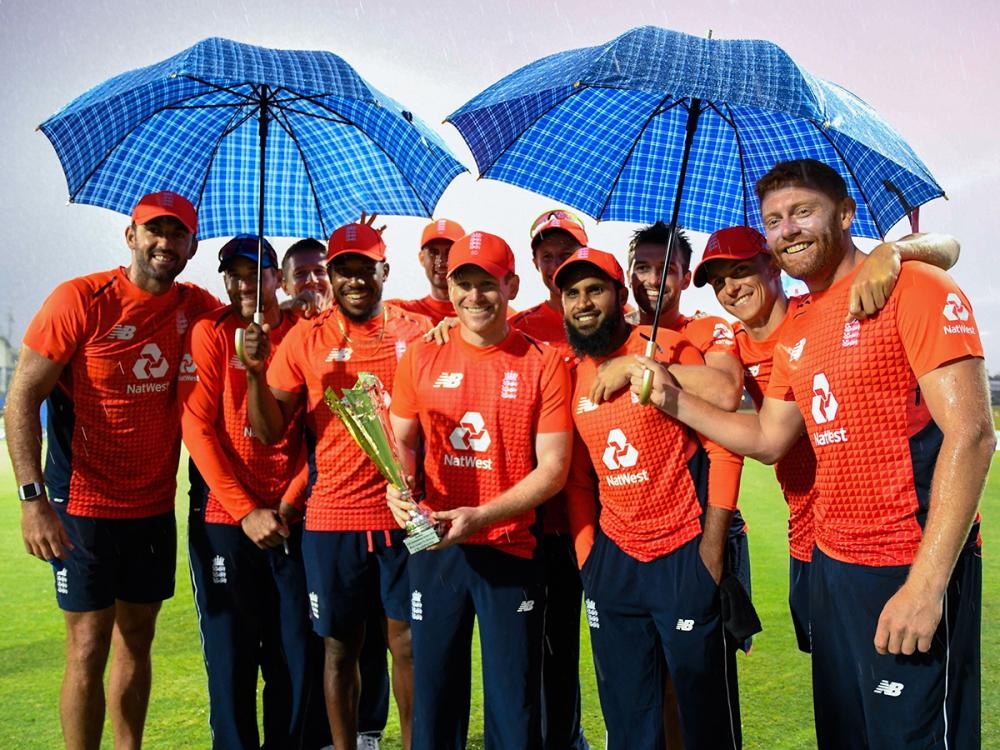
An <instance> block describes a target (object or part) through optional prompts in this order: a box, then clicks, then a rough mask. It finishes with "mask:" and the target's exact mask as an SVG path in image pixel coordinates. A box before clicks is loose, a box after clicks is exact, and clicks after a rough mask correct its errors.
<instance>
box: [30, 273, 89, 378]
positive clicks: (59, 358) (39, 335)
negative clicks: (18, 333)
mask: <svg viewBox="0 0 1000 750" xmlns="http://www.w3.org/2000/svg"><path fill="white" fill-rule="evenodd" d="M85 298H86V293H85V290H84V289H83V288H81V287H80V286H79V285H78V284H76V283H74V282H72V281H67V282H65V283H63V284H60V285H59V286H57V287H56V288H55V290H53V292H52V294H50V295H49V297H48V299H46V300H45V302H44V303H43V304H42V308H41V310H39V311H38V312H37V313H36V314H35V317H34V318H32V320H31V322H30V323H29V324H28V329H27V330H26V331H25V333H24V345H25V346H27V347H28V348H29V349H32V350H33V351H36V352H38V353H39V354H41V355H42V356H43V357H45V358H46V359H51V360H53V361H54V362H58V363H60V364H63V365H65V364H68V363H69V361H70V359H72V357H73V354H74V353H75V352H76V347H77V346H78V345H79V344H80V343H81V342H82V341H83V338H84V328H85V325H86V321H87V309H86V301H85Z"/></svg>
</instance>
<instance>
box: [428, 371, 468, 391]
mask: <svg viewBox="0 0 1000 750" xmlns="http://www.w3.org/2000/svg"><path fill="white" fill-rule="evenodd" d="M464 375H465V374H464V373H461V372H442V373H441V374H440V375H438V376H437V380H435V381H434V385H433V386H431V387H432V388H458V386H460V385H462V378H463V377H464Z"/></svg>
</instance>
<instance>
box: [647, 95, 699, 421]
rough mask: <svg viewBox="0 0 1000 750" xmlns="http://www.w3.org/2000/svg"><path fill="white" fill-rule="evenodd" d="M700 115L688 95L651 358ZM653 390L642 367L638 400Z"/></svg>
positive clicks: (649, 373)
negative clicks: (688, 100)
mask: <svg viewBox="0 0 1000 750" xmlns="http://www.w3.org/2000/svg"><path fill="white" fill-rule="evenodd" d="M700 116H701V99H692V100H691V104H690V105H689V106H688V117H687V124H686V126H685V131H684V151H683V152H682V154H681V170H680V174H679V175H678V177H677V190H676V191H675V192H674V208H673V211H672V212H671V215H670V232H669V234H668V235H667V248H666V250H664V252H663V271H661V272H660V291H659V293H658V294H657V295H656V306H655V307H654V308H653V325H652V328H651V329H650V332H649V341H648V343H647V344H646V356H647V357H649V358H650V359H653V358H654V357H655V355H656V348H657V347H656V331H657V329H658V328H659V327H660V311H661V310H662V307H663V293H664V291H666V288H667V274H669V273H670V259H671V258H670V256H671V255H672V254H673V249H674V235H675V233H676V232H677V219H678V217H679V216H680V213H681V197H682V196H683V194H684V180H685V178H686V176H687V165H688V158H689V157H690V156H691V144H692V143H693V142H694V134H695V131H696V130H697V129H698V118H699V117H700ZM652 391H653V371H652V370H649V369H646V370H644V371H643V373H642V386H641V387H640V389H639V403H640V404H643V405H646V404H648V403H649V397H650V395H651V394H652Z"/></svg>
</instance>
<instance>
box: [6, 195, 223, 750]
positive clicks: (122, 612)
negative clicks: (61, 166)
mask: <svg viewBox="0 0 1000 750" xmlns="http://www.w3.org/2000/svg"><path fill="white" fill-rule="evenodd" d="M196 231H197V217H196V215H195V210H194V207H193V206H192V205H191V203H189V202H188V201H187V200H186V199H185V198H183V197H182V196H180V195H177V194H176V193H172V192H169V191H163V192H159V193H151V194H149V195H146V196H144V197H143V198H142V199H141V200H140V201H139V202H138V203H137V204H136V206H135V209H134V210H133V212H132V223H131V224H130V225H129V226H128V228H127V229H126V230H125V242H126V243H127V245H128V248H129V251H130V253H131V262H130V263H129V265H128V267H127V268H117V269H115V270H112V271H104V272H101V273H95V274H91V275H89V276H82V277H80V278H77V279H73V280H72V281H68V282H65V283H63V284H60V285H59V286H58V287H57V288H56V289H55V291H54V292H53V293H52V294H51V295H50V296H49V298H48V299H47V300H46V301H45V304H44V305H43V307H42V309H41V310H40V311H39V312H38V313H37V314H36V315H35V317H34V319H33V320H32V321H31V324H30V325H29V326H28V330H27V332H26V333H25V336H24V347H23V348H22V350H21V356H20V359H19V360H18V364H17V371H16V373H15V376H14V380H13V381H12V382H11V386H10V391H9V393H8V397H7V407H6V412H5V418H6V422H7V449H8V450H9V451H10V458H11V464H12V465H13V467H14V474H15V476H16V478H17V482H18V484H19V485H20V489H19V491H18V494H19V495H20V498H21V500H22V504H21V530H22V534H23V537H24V546H25V548H26V549H27V551H28V553H29V554H32V555H34V556H35V557H37V558H39V559H41V560H51V561H54V565H53V567H54V568H55V588H56V600H57V601H58V603H59V607H60V608H61V609H62V610H63V613H64V617H65V621H66V671H65V673H64V675H63V684H62V693H61V696H60V705H59V708H60V718H61V720H62V729H63V736H64V738H65V740H66V745H67V747H74V748H97V747H99V746H100V744H101V734H102V730H103V727H104V710H105V690H104V684H103V679H104V669H105V666H106V665H107V662H108V651H109V648H110V650H111V668H110V674H109V678H108V690H107V707H108V710H109V712H110V714H111V726H112V729H113V732H114V744H115V747H121V748H136V747H139V746H140V744H141V742H142V733H143V727H144V725H145V719H146V708H147V705H148V702H149V691H150V684H151V681H152V666H151V662H150V648H151V646H152V641H153V634H154V631H155V627H156V617H157V614H158V613H159V610H160V605H161V603H162V601H163V600H164V599H168V598H170V597H171V596H173V593H174V570H175V566H176V562H177V560H176V558H177V535H176V534H177V532H176V527H175V522H174V496H175V494H176V490H177V486H176V477H177V461H178V457H179V454H180V420H179V419H178V409H177V400H176V386H175V383H176V377H177V373H178V369H179V368H180V366H181V344H182V340H183V337H184V333H185V331H186V330H187V327H188V323H189V322H190V321H192V320H194V319H195V318H197V317H198V316H199V315H201V314H202V313H204V312H207V311H208V310H211V309H213V308H215V307H217V306H218V304H219V301H218V300H217V299H216V298H215V297H213V296H212V295H211V294H209V293H208V292H206V291H205V290H203V289H200V288H198V287H196V286H192V285H190V284H182V283H175V281H174V279H175V278H176V277H177V276H178V274H180V273H181V271H183V270H184V267H185V266H186V265H187V262H188V260H190V259H191V257H192V256H193V255H194V254H195V250H196V249H197V246H198V245H197V240H196V239H195V232H196ZM46 399H48V413H49V423H48V425H47V428H48V444H47V447H48V450H47V456H46V464H45V474H44V480H43V474H42V465H41V446H42V431H41V424H40V422H39V416H38V415H39V407H40V406H41V404H42V401H44V400H46ZM43 481H44V484H43ZM47 493H48V494H47Z"/></svg>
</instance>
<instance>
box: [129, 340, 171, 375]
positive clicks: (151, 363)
mask: <svg viewBox="0 0 1000 750" xmlns="http://www.w3.org/2000/svg"><path fill="white" fill-rule="evenodd" d="M169 368H170V363H169V362H167V360H166V359H165V358H164V356H163V353H162V352H161V351H160V347H158V346H157V345H156V344H146V345H145V346H144V347H142V351H141V352H139V359H137V360H136V362H135V364H134V365H132V374H133V375H135V376H136V378H138V379H139V380H149V379H150V378H162V377H163V376H164V375H166V374H167V370H168V369H169Z"/></svg>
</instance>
